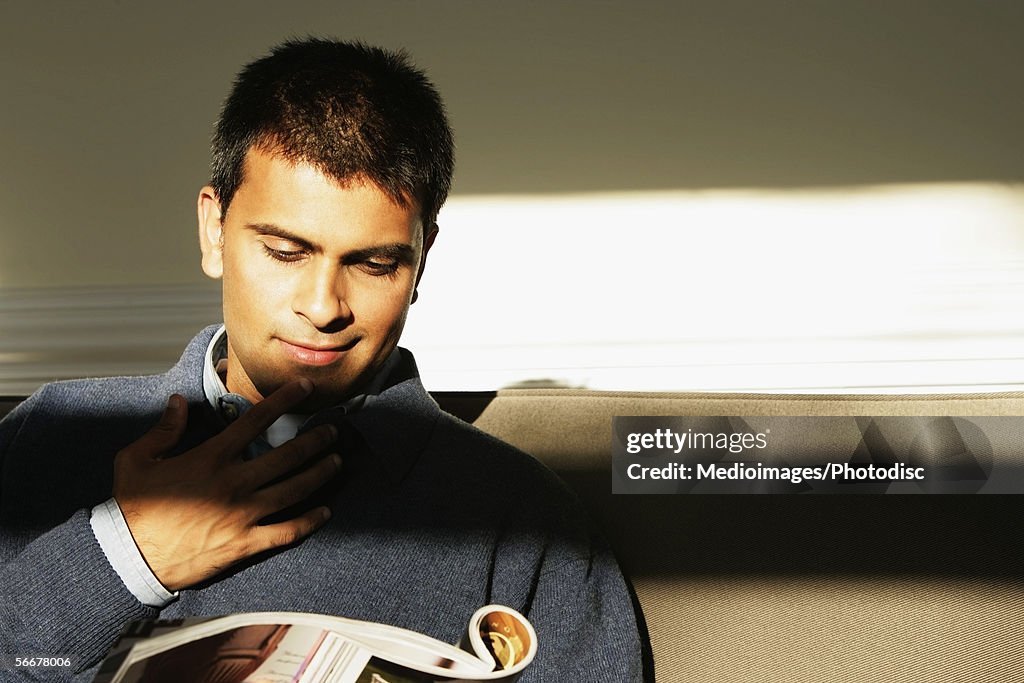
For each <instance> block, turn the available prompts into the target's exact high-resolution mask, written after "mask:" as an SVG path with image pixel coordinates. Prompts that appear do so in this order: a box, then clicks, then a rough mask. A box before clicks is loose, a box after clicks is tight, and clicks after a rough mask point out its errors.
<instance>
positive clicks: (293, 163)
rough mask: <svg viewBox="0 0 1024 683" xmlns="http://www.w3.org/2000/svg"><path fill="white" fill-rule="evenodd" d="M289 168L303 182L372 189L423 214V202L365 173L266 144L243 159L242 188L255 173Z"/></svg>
mask: <svg viewBox="0 0 1024 683" xmlns="http://www.w3.org/2000/svg"><path fill="white" fill-rule="evenodd" d="M275 167H276V168H278V169H280V168H281V167H285V168H287V169H289V171H290V172H291V173H292V174H293V175H294V177H295V178H296V180H298V181H299V182H308V183H319V182H324V181H327V182H329V183H331V184H333V185H334V186H335V187H337V188H338V189H342V190H347V189H351V188H353V187H360V186H368V187H372V188H374V189H375V190H377V191H378V192H380V193H381V194H382V195H383V196H384V197H386V198H387V199H388V200H389V201H390V202H391V203H392V204H394V205H395V206H397V207H400V208H402V209H413V210H414V211H416V212H417V214H418V213H420V211H421V209H422V205H421V204H422V203H421V202H420V201H419V200H418V199H417V198H416V197H414V196H411V195H409V194H408V193H404V192H403V193H399V194H396V193H394V192H390V191H388V189H387V188H385V187H383V186H381V185H380V183H378V182H377V181H375V180H374V179H373V178H371V177H370V176H369V175H368V174H366V173H365V172H361V171H357V172H354V173H344V174H339V173H335V172H334V171H333V169H332V168H331V166H330V165H329V164H327V163H322V162H320V161H318V160H316V159H308V158H305V157H298V156H295V155H291V154H288V153H287V152H286V151H285V150H283V149H282V148H280V147H277V146H273V145H265V144H255V145H252V146H251V147H249V150H248V151H247V152H246V153H245V157H244V158H243V160H242V167H241V173H242V175H241V178H240V179H239V185H238V187H239V189H241V188H242V186H243V185H245V184H246V180H247V179H252V178H253V175H254V174H259V173H265V172H267V170H269V169H271V168H275Z"/></svg>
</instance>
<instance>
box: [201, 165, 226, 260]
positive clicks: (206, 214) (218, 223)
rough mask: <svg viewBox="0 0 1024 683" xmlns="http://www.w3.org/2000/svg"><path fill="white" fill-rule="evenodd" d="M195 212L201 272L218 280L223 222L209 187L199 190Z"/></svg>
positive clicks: (213, 194)
mask: <svg viewBox="0 0 1024 683" xmlns="http://www.w3.org/2000/svg"><path fill="white" fill-rule="evenodd" d="M196 210H197V212H198V214H199V248H200V249H201V250H202V252H203V272H204V273H206V274H207V275H208V276H210V277H212V278H213V279H214V280H218V279H220V276H221V275H223V274H224V220H223V217H222V215H221V212H220V201H218V200H217V193H216V192H214V190H213V188H212V187H210V186H209V185H206V186H205V187H203V189H201V190H199V201H198V202H197V203H196Z"/></svg>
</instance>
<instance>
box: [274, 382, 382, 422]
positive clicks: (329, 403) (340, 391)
mask: <svg viewBox="0 0 1024 683" xmlns="http://www.w3.org/2000/svg"><path fill="white" fill-rule="evenodd" d="M301 378H306V379H308V380H309V381H311V382H312V383H313V393H312V394H310V395H309V396H308V397H306V398H305V399H303V400H302V401H301V402H299V403H297V404H295V405H294V406H293V407H291V408H289V409H288V412H289V413H298V414H303V415H312V414H313V413H316V412H319V411H321V410H325V409H327V408H333V407H334V406H337V405H340V404H342V403H345V402H346V401H348V400H349V399H350V398H352V397H353V396H356V395H357V394H358V393H359V390H360V387H361V386H362V385H363V384H364V383H362V382H345V383H342V382H338V380H337V378H333V380H334V381H327V380H325V379H323V378H318V377H317V376H316V373H298V374H294V375H291V374H289V376H288V377H287V379H285V380H280V379H278V380H276V381H274V382H266V383H262V384H261V385H258V387H257V388H258V390H259V392H260V395H261V396H263V397H264V398H265V397H267V396H270V394H272V393H273V392H274V391H276V390H277V389H279V388H280V387H281V386H283V385H284V384H286V383H287V382H291V381H293V380H297V379H301Z"/></svg>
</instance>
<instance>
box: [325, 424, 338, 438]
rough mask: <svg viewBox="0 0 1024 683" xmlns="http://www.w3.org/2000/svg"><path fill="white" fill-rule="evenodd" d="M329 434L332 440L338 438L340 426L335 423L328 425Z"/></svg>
mask: <svg viewBox="0 0 1024 683" xmlns="http://www.w3.org/2000/svg"><path fill="white" fill-rule="evenodd" d="M327 434H328V436H330V437H331V441H334V440H335V439H337V438H338V428H337V427H335V426H334V425H327Z"/></svg>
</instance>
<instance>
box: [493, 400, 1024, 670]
mask: <svg viewBox="0 0 1024 683" xmlns="http://www.w3.org/2000/svg"><path fill="white" fill-rule="evenodd" d="M616 415H666V416H671V415H682V416H699V415H700V416H714V415H720V416H762V415H766V416H767V415H771V416H777V415H843V416H847V415H849V416H857V415H862V416H888V415H918V416H1004V415H1013V416H1019V415H1024V394H980V395H960V396H913V395H908V396H807V395H730V394H640V393H606V392H594V391H581V390H568V389H565V390H562V389H537V390H507V391H500V392H498V393H497V394H496V395H495V396H494V397H493V398H492V399H490V400H489V401H488V402H487V405H486V406H485V407H483V408H482V409H481V410H480V412H479V415H478V416H477V417H476V419H475V420H474V423H475V424H476V425H477V426H478V427H480V428H482V429H484V430H485V431H487V432H490V433H491V434H494V435H495V436H497V437H499V438H501V439H503V440H505V441H508V442H509V443H512V444H513V445H515V446H517V447H519V448H521V449H523V450H525V451H527V452H529V453H531V454H533V455H534V456H536V457H537V458H539V459H540V460H542V461H544V462H546V463H547V464H548V465H549V466H550V467H551V468H552V469H554V470H555V471H557V472H558V473H559V474H560V475H561V476H562V477H563V478H564V479H565V480H566V481H567V482H568V483H569V485H570V486H571V487H572V488H573V489H575V490H576V492H577V493H578V495H579V496H580V498H581V499H582V500H583V503H584V505H585V506H586V507H587V508H588V509H589V511H590V513H591V515H592V516H593V518H594V519H595V520H596V522H597V524H598V526H599V527H600V529H601V530H602V531H603V533H604V534H605V536H606V537H607V539H608V541H609V542H610V544H611V546H612V548H613V549H614V551H615V553H616V555H617V557H618V559H619V562H620V564H621V565H622V567H623V570H624V572H625V573H626V574H627V576H628V577H629V578H630V580H631V581H632V583H633V586H634V588H635V591H636V594H637V597H638V599H639V603H640V606H641V608H642V611H643V617H644V619H645V621H646V628H647V630H648V635H649V642H650V646H651V652H650V653H649V654H650V656H651V657H652V658H653V671H654V674H655V675H656V677H657V680H658V681H665V682H666V683H674V682H676V681H694V682H696V681H702V682H703V681H715V682H716V683H731V682H736V683H739V682H743V683H755V682H756V683H762V682H764V681H787V682H795V683H801V682H805V681H806V682H810V681H842V682H843V683H855V682H856V683H860V682H864V683H867V682H868V681H872V682H874V681H915V682H924V681H935V682H936V683H938V682H940V681H941V682H942V683H948V682H949V681H964V682H967V681H970V682H972V683H978V682H981V681H992V682H993V683H996V682H1000V683H1005V682H1007V681H1024V550H1022V548H1024V545H1022V544H1021V542H1020V538H1019V532H1018V531H1017V530H1018V529H1020V528H1022V524H1024V499H1022V498H1020V497H1018V496H980V495H979V496H970V495H964V496H955V495H929V496H885V495H847V496H842V495H834V496H786V495H766V496H757V495H733V496H715V495H712V496H700V495H613V494H612V493H611V452H612V427H611V420H612V417H613V416H616ZM1002 457H1007V456H1006V454H1003V456H1002ZM1009 457H1015V458H1019V459H1020V462H1021V463H1024V445H1022V447H1021V449H1020V451H1019V452H1014V453H1012V454H1010V456H1009Z"/></svg>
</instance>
